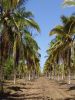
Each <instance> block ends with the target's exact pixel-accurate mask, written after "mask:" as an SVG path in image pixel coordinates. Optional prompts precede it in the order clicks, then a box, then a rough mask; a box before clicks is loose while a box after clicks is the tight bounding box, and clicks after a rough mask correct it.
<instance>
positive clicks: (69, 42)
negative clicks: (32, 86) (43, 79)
mask: <svg viewBox="0 0 75 100" xmlns="http://www.w3.org/2000/svg"><path fill="white" fill-rule="evenodd" d="M69 4H70V3H69ZM61 21H62V24H61V25H57V26H56V27H54V28H53V29H52V30H51V31H50V35H55V38H54V39H53V40H52V41H51V42H50V47H49V48H48V50H47V54H48V57H47V60H46V62H45V65H44V73H46V74H47V75H48V76H49V78H54V79H55V78H56V76H58V80H59V78H60V76H61V77H62V79H64V78H65V76H68V84H70V80H71V76H72V75H74V76H75V14H72V15H71V16H70V17H66V16H62V17H61Z"/></svg>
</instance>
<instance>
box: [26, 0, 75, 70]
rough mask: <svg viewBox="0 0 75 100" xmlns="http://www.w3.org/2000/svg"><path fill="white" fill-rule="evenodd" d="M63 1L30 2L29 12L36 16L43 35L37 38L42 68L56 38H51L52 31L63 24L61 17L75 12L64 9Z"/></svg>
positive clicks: (34, 0) (28, 4) (74, 10)
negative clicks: (49, 48) (51, 43)
mask: <svg viewBox="0 0 75 100" xmlns="http://www.w3.org/2000/svg"><path fill="white" fill-rule="evenodd" d="M62 2H63V0H29V1H28V2H27V5H26V7H27V10H29V11H31V12H32V13H33V14H34V19H35V21H36V22H37V23H38V24H39V26H40V29H41V33H40V34H39V35H38V36H37V37H35V38H36V40H37V42H38V44H39V46H40V48H41V50H40V53H41V61H40V64H41V68H43V65H44V63H45V60H46V58H45V56H46V50H47V48H48V46H49V43H50V41H51V40H52V39H53V38H54V36H49V32H50V30H51V29H52V28H53V27H55V26H56V25H58V24H61V20H60V16H61V15H67V16H68V15H71V14H72V13H73V12H75V8H74V7H67V8H63V7H62Z"/></svg>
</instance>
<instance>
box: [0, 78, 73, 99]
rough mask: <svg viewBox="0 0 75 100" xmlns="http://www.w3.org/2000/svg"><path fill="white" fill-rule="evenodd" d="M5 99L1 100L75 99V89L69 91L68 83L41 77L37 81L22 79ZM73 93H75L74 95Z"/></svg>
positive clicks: (11, 87)
mask: <svg viewBox="0 0 75 100" xmlns="http://www.w3.org/2000/svg"><path fill="white" fill-rule="evenodd" d="M9 89H11V90H14V92H12V93H10V95H8V96H6V98H5V99H0V100H75V90H74V91H72V92H73V93H72V92H71V91H69V90H68V89H69V87H68V86H67V85H64V84H63V85H61V84H58V83H57V82H55V81H53V80H48V79H46V78H45V77H41V78H39V79H37V80H35V81H31V82H29V81H27V82H26V81H20V82H19V83H18V84H17V86H12V85H11V86H10V87H9ZM72 94H73V95H72Z"/></svg>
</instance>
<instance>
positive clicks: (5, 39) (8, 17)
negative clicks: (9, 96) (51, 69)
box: [0, 0, 40, 90]
mask: <svg viewBox="0 0 75 100" xmlns="http://www.w3.org/2000/svg"><path fill="white" fill-rule="evenodd" d="M25 1H26V0H25ZM23 2H24V0H0V83H1V86H2V88H1V90H3V80H4V68H5V67H8V66H10V65H12V66H13V67H12V68H10V67H11V66H10V67H9V68H10V69H12V73H13V77H14V84H15V82H16V76H17V75H18V74H19V75H20V76H22V75H23V74H24V73H26V71H27V73H28V74H29V80H30V76H31V74H32V73H34V74H38V73H39V72H40V63H39V59H40V54H39V53H38V50H39V46H38V44H37V42H36V41H35V39H34V38H33V34H32V33H31V32H30V31H31V29H35V30H37V31H38V32H40V28H39V26H38V24H37V23H36V22H35V21H34V19H33V14H32V13H31V12H29V11H26V8H24V7H23V5H22V4H23ZM11 60H12V61H11ZM8 62H11V64H10V63H8ZM9 68H7V70H9ZM21 69H22V70H21ZM25 69H26V71H25Z"/></svg>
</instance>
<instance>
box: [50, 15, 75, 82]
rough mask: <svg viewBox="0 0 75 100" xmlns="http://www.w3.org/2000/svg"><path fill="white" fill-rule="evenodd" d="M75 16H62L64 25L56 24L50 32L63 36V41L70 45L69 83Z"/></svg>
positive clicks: (68, 58)
mask: <svg viewBox="0 0 75 100" xmlns="http://www.w3.org/2000/svg"><path fill="white" fill-rule="evenodd" d="M74 20H75V17H74V16H71V17H68V18H67V17H65V16H62V21H63V26H60V25H58V26H56V27H55V28H54V29H53V30H51V32H50V34H54V33H55V34H59V35H61V36H62V42H63V43H64V44H65V45H66V46H68V49H67V64H68V65H67V66H68V70H69V71H68V72H69V83H70V67H71V63H70V61H71V45H70V44H72V43H73V39H72V36H74V33H75V30H74V28H75V22H74Z"/></svg>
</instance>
